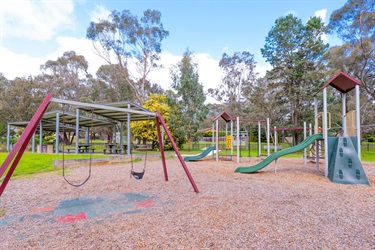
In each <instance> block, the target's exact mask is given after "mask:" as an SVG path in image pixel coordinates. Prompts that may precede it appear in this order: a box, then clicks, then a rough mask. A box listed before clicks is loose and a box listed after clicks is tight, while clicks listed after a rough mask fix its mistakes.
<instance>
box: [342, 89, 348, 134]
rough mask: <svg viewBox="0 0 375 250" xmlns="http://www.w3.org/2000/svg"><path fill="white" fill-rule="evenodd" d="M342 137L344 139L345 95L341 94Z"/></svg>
mask: <svg viewBox="0 0 375 250" xmlns="http://www.w3.org/2000/svg"><path fill="white" fill-rule="evenodd" d="M341 99H342V110H341V112H342V136H343V137H346V135H347V133H346V132H347V131H346V94H345V93H342V98H341Z"/></svg>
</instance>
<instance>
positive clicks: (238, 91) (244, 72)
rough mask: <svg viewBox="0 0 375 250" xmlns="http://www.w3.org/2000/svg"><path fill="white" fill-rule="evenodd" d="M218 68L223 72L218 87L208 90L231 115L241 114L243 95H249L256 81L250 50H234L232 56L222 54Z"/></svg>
mask: <svg viewBox="0 0 375 250" xmlns="http://www.w3.org/2000/svg"><path fill="white" fill-rule="evenodd" d="M219 66H220V68H221V69H222V70H223V72H224V77H223V80H222V82H221V83H220V84H219V86H218V88H215V89H212V88H211V89H209V90H208V92H209V94H210V95H211V96H213V97H214V98H215V99H216V100H218V101H220V102H221V103H223V104H225V105H226V106H227V110H228V111H230V114H231V115H232V116H241V109H242V108H243V106H244V104H245V103H244V102H245V97H246V96H249V95H250V93H251V90H252V88H253V86H254V84H255V82H256V76H257V74H256V73H255V61H254V55H253V54H251V53H250V52H247V51H243V52H241V53H240V52H236V53H234V55H233V56H229V55H227V54H226V53H224V54H223V56H222V58H221V60H220V62H219Z"/></svg>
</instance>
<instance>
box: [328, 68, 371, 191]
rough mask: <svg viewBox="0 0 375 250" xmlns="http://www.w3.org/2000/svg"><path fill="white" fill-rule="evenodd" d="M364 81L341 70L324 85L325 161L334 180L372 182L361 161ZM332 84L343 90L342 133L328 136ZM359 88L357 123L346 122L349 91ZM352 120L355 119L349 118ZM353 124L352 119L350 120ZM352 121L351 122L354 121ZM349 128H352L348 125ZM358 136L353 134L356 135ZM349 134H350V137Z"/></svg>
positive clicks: (341, 181)
mask: <svg viewBox="0 0 375 250" xmlns="http://www.w3.org/2000/svg"><path fill="white" fill-rule="evenodd" d="M360 85H361V83H360V82H359V81H357V80H355V79H353V78H351V77H350V76H348V75H347V74H345V73H343V72H340V73H338V74H337V75H336V76H334V77H333V78H332V79H330V80H329V81H328V82H327V83H326V84H325V85H324V86H323V87H322V89H323V109H324V111H323V112H324V115H323V120H324V122H323V126H324V128H323V138H324V148H325V150H324V163H325V176H326V177H328V178H329V179H330V180H331V181H332V182H335V183H341V184H366V185H370V184H369V182H368V180H367V177H366V174H365V172H364V170H363V166H362V164H361V143H360V142H361V139H360V138H361V137H360V136H361V131H360V128H361V126H360V109H359V86H360ZM328 86H332V87H333V88H335V89H337V90H338V91H340V92H341V97H342V136H341V137H331V138H328V126H327V120H328V119H327V114H328V112H327V90H326V88H327V87H328ZM353 89H355V91H356V98H355V102H356V105H355V106H356V110H355V112H351V113H350V115H353V114H354V115H355V125H352V126H350V125H349V124H348V122H347V115H349V114H348V113H347V112H346V94H347V93H348V92H350V91H351V90H353ZM350 119H352V118H350ZM351 123H352V122H351ZM351 123H350V124H351ZM348 125H349V126H348ZM347 127H350V129H349V131H348V128H347ZM353 130H355V136H351V135H353V134H354V132H353ZM348 135H350V136H348Z"/></svg>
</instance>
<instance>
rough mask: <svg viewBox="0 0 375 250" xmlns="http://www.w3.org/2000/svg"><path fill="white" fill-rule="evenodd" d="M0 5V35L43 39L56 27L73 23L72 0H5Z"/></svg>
mask: <svg viewBox="0 0 375 250" xmlns="http://www.w3.org/2000/svg"><path fill="white" fill-rule="evenodd" d="M2 8H3V10H2V15H3V16H2V23H1V25H2V36H3V38H26V39H30V40H37V41H46V40H49V39H51V37H53V35H54V34H55V33H56V30H57V29H61V28H72V27H74V21H73V18H72V14H73V11H74V4H73V1H72V0H63V1H47V0H44V1H27V0H19V1H7V2H6V4H3V5H2Z"/></svg>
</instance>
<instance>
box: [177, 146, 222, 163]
mask: <svg viewBox="0 0 375 250" xmlns="http://www.w3.org/2000/svg"><path fill="white" fill-rule="evenodd" d="M215 149H216V146H211V147H208V148H206V150H205V151H203V152H202V153H200V154H199V155H192V156H186V157H185V158H184V161H186V162H187V161H197V160H200V159H202V158H203V157H205V156H206V155H208V154H209V153H210V152H211V151H212V150H215Z"/></svg>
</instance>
